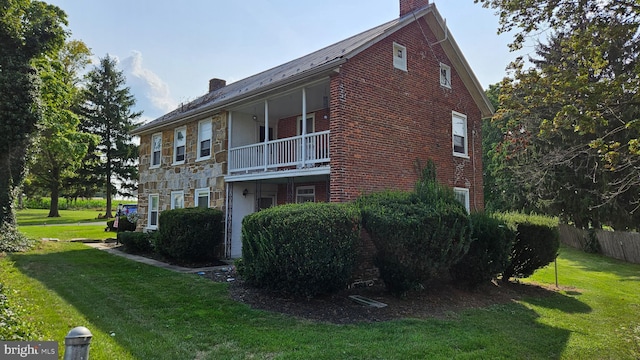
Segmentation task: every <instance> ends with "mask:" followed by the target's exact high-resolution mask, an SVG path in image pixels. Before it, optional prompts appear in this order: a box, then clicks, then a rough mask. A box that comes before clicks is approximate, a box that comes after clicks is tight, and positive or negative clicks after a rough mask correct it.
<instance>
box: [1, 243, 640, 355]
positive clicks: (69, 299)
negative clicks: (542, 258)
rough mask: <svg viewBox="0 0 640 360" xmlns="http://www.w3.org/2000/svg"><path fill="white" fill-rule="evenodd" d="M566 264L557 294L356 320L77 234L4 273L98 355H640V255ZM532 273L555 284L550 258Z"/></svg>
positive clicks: (12, 295) (38, 313) (37, 312)
mask: <svg viewBox="0 0 640 360" xmlns="http://www.w3.org/2000/svg"><path fill="white" fill-rule="evenodd" d="M558 268H559V281H560V285H561V290H560V291H557V292H553V293H552V294H551V295H547V296H539V297H537V296H532V297H531V296H529V297H527V296H525V297H524V298H522V299H521V300H517V301H512V302H509V303H499V304H495V305H488V306H483V307H481V308H476V309H473V308H468V309H457V310H451V311H448V312H445V313H443V314H439V316H437V317H426V318H421V319H401V320H391V321H381V322H360V323H354V324H347V325H335V324H330V323H325V322H318V321H310V320H305V319H300V318H296V317H292V316H287V315H281V314H278V313H273V312H266V311H260V310H254V309H252V308H250V307H249V306H248V305H245V304H243V303H240V302H236V301H234V300H232V299H231V298H230V297H229V291H228V287H229V285H227V284H223V283H215V282H212V281H210V280H208V279H206V278H202V277H198V276H197V275H188V274H177V273H173V272H170V271H167V270H163V269H159V268H155V267H151V266H148V265H143V264H139V263H136V262H132V261H130V260H127V259H123V258H120V257H117V256H113V255H110V254H108V253H105V252H102V251H99V250H95V249H92V248H89V247H87V246H86V245H83V244H78V243H66V242H52V243H43V244H42V245H40V246H39V247H38V249H36V250H33V251H31V252H29V253H24V254H15V255H11V256H6V257H3V258H1V259H0V278H1V279H2V282H3V283H4V284H5V285H6V286H7V287H8V289H9V290H8V291H5V292H6V293H7V295H8V296H9V300H10V303H11V304H13V306H14V307H16V308H21V309H22V310H23V312H22V315H23V316H24V317H25V319H26V320H28V321H30V322H33V323H35V327H36V329H37V331H38V332H39V333H40V335H41V336H42V338H43V339H47V340H49V339H55V340H58V341H60V343H61V349H62V348H63V345H62V344H63V339H64V337H65V335H66V334H67V332H68V331H69V330H70V329H71V328H73V327H75V326H79V325H82V326H86V327H88V328H89V329H90V330H91V331H92V333H93V335H94V336H93V340H92V344H91V359H250V358H253V359H263V358H278V359H302V358H305V359H307V358H314V359H345V358H347V359H348V358H351V359H406V358H491V359H499V358H505V359H511V358H513V359H521V358H529V359H537V358H545V359H546V358H556V359H557V358H566V359H575V358H589V359H592V358H598V359H635V358H638V357H639V356H640V293H639V292H638V285H639V282H640V266H638V265H630V264H624V263H621V262H618V261H615V260H610V259H606V258H603V257H600V256H596V255H588V254H584V253H581V252H577V251H575V250H572V249H569V248H562V249H561V254H560V258H559V260H558ZM531 280H532V281H536V282H539V283H540V284H543V285H544V286H545V287H551V288H552V287H553V285H552V284H554V282H555V278H554V269H553V267H551V268H546V269H544V270H542V271H539V272H538V273H536V274H535V275H534V277H533V279H531ZM427 301H428V300H427ZM425 306H428V304H425Z"/></svg>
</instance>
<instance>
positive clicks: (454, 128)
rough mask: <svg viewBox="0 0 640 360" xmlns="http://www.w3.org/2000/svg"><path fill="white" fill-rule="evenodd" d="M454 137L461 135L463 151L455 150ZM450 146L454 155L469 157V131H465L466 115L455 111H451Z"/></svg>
mask: <svg viewBox="0 0 640 360" xmlns="http://www.w3.org/2000/svg"><path fill="white" fill-rule="evenodd" d="M460 122H462V124H460ZM460 125H462V126H460ZM456 137H462V146H463V147H464V150H463V151H458V150H456ZM451 147H452V150H453V155H454V156H458V157H464V158H469V132H468V131H467V115H465V114H462V113H459V112H456V111H452V112H451Z"/></svg>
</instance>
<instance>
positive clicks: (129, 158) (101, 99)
mask: <svg viewBox="0 0 640 360" xmlns="http://www.w3.org/2000/svg"><path fill="white" fill-rule="evenodd" d="M134 105H135V98H134V97H133V95H131V93H130V89H129V88H128V87H126V86H125V77H124V75H123V73H122V71H119V70H118V69H117V63H116V61H115V60H114V59H112V58H110V57H109V56H108V55H107V56H105V57H104V58H102V59H100V63H99V65H98V66H97V67H96V68H95V69H93V70H92V71H90V72H89V74H87V84H86V89H85V91H84V102H83V105H82V107H81V112H82V124H81V129H82V130H83V131H84V132H88V133H92V134H95V135H98V136H99V138H100V140H99V142H98V146H97V147H96V148H95V149H90V152H89V154H90V157H91V156H93V159H90V160H89V161H90V162H91V163H92V164H94V165H96V167H95V169H94V175H95V176H97V177H98V179H99V181H100V183H101V184H102V183H103V184H104V189H105V193H106V198H107V208H106V213H105V216H106V217H112V214H111V201H112V198H113V196H115V195H116V194H119V195H124V196H132V195H133V191H134V190H135V189H136V186H137V179H138V167H137V160H138V146H137V145H136V144H134V143H133V142H132V136H131V135H130V134H129V132H130V131H131V130H133V129H134V128H135V127H136V126H137V125H138V124H137V123H136V122H135V120H136V119H137V118H138V117H139V116H140V115H141V113H140V112H133V111H132V108H133V106H134ZM91 150H95V151H93V152H91Z"/></svg>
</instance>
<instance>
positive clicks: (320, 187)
mask: <svg viewBox="0 0 640 360" xmlns="http://www.w3.org/2000/svg"><path fill="white" fill-rule="evenodd" d="M300 186H313V187H314V188H315V192H316V202H327V201H329V197H328V194H327V183H326V182H325V181H318V182H305V183H295V184H294V187H293V202H294V203H295V202H296V188H298V187H300ZM276 203H277V204H278V205H283V204H286V203H287V184H278V198H277V200H276Z"/></svg>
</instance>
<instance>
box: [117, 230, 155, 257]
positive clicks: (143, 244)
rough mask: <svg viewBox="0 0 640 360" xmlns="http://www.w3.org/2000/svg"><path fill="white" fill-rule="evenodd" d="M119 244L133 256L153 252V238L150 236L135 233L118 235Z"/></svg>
mask: <svg viewBox="0 0 640 360" xmlns="http://www.w3.org/2000/svg"><path fill="white" fill-rule="evenodd" d="M118 242H119V243H121V244H122V245H124V250H125V251H126V252H128V253H131V254H143V253H150V252H152V251H153V244H152V243H151V237H150V236H149V235H148V234H145V233H142V232H135V231H123V232H119V233H118Z"/></svg>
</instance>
